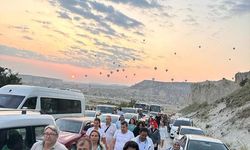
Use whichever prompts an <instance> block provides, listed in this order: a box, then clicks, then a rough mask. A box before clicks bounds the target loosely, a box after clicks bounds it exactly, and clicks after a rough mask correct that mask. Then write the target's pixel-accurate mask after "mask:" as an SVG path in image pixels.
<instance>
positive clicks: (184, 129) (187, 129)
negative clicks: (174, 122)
mask: <svg viewBox="0 0 250 150" xmlns="http://www.w3.org/2000/svg"><path fill="white" fill-rule="evenodd" d="M185 134H195V135H205V133H204V132H203V131H202V129H201V128H197V127H191V126H180V128H179V129H178V131H177V133H176V135H175V137H174V141H179V140H180V139H181V138H182V137H183V136H184V135H185Z"/></svg>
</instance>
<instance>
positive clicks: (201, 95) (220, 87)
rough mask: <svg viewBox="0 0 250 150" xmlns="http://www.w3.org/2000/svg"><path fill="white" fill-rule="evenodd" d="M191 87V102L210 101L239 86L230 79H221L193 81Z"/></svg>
mask: <svg viewBox="0 0 250 150" xmlns="http://www.w3.org/2000/svg"><path fill="white" fill-rule="evenodd" d="M191 87H192V88H191V99H192V102H197V103H202V102H208V103H212V102H214V101H215V100H217V99H219V98H221V97H224V96H226V95H228V94H230V93H232V92H233V91H235V90H237V89H238V88H239V84H237V83H236V82H233V81H230V80H226V79H222V80H219V81H205V82H200V83H194V84H192V86H191Z"/></svg>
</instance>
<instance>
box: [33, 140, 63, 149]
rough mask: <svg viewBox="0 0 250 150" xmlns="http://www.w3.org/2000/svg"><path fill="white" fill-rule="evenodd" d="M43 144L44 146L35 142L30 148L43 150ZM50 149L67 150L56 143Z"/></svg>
mask: <svg viewBox="0 0 250 150" xmlns="http://www.w3.org/2000/svg"><path fill="white" fill-rule="evenodd" d="M43 144H44V142H43V141H39V142H36V143H35V144H33V146H32V147H31V150H43ZM51 149H53V150H67V148H66V147H65V146H64V145H63V144H61V143H59V142H56V143H55V145H54V146H53V147H52V148H51Z"/></svg>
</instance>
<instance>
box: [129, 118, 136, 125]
mask: <svg viewBox="0 0 250 150" xmlns="http://www.w3.org/2000/svg"><path fill="white" fill-rule="evenodd" d="M131 120H134V123H133V124H134V125H135V124H136V120H135V119H134V118H131V119H130V120H129V122H128V123H129V124H131Z"/></svg>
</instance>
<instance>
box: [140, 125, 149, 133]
mask: <svg viewBox="0 0 250 150" xmlns="http://www.w3.org/2000/svg"><path fill="white" fill-rule="evenodd" d="M142 132H147V134H148V129H147V128H145V127H142V128H140V131H139V133H142Z"/></svg>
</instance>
